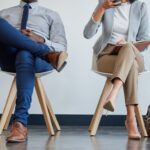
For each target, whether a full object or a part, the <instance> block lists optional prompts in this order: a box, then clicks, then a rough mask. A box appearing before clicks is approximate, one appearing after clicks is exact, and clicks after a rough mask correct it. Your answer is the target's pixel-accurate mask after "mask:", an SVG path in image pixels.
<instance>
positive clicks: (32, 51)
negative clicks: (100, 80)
mask: <svg viewBox="0 0 150 150" xmlns="http://www.w3.org/2000/svg"><path fill="white" fill-rule="evenodd" d="M0 33H1V36H0V67H1V69H2V70H4V71H8V72H16V82H17V100H16V108H15V113H14V120H13V123H12V129H11V131H10V133H9V135H8V137H7V141H8V142H23V141H25V140H26V139H27V123H28V116H29V114H28V110H29V108H30V104H31V99H32V98H31V97H32V93H33V88H34V80H35V73H39V72H45V71H49V70H52V69H56V70H57V71H60V70H61V69H62V68H63V67H64V66H65V64H66V62H65V60H66V58H67V53H66V50H67V40H66V35H65V30H64V26H63V23H62V21H61V19H60V16H59V15H58V13H56V12H55V11H52V10H49V9H47V8H44V7H42V6H39V4H38V0H21V2H20V4H19V5H18V6H14V7H11V8H7V9H4V10H1V11H0Z"/></svg>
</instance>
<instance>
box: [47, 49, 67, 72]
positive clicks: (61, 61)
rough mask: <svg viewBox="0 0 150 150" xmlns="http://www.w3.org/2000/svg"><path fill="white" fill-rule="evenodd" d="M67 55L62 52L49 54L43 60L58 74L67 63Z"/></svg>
mask: <svg viewBox="0 0 150 150" xmlns="http://www.w3.org/2000/svg"><path fill="white" fill-rule="evenodd" d="M67 57H68V54H67V53H66V52H65V51H62V52H49V53H48V54H46V56H45V58H46V61H47V62H48V63H50V64H51V65H52V66H53V67H54V68H55V69H56V70H57V71H58V72H60V71H61V70H62V69H63V68H64V67H65V65H66V64H67V62H66V61H65V60H66V59H67Z"/></svg>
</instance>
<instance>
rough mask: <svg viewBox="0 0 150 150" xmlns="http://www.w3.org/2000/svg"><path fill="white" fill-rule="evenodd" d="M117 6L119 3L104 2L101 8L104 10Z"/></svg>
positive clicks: (110, 0) (109, 0)
mask: <svg viewBox="0 0 150 150" xmlns="http://www.w3.org/2000/svg"><path fill="white" fill-rule="evenodd" d="M118 4H120V2H116V3H115V2H114V0H105V1H104V2H103V4H102V5H101V7H102V8H103V9H105V10H106V9H109V8H115V7H116V6H117V5H118Z"/></svg>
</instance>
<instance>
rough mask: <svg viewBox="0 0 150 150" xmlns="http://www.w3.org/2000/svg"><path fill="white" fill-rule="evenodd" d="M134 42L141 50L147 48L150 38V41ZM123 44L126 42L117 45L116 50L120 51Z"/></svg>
mask: <svg viewBox="0 0 150 150" xmlns="http://www.w3.org/2000/svg"><path fill="white" fill-rule="evenodd" d="M132 43H133V45H134V46H135V47H136V48H137V49H138V50H139V51H143V50H144V49H145V48H147V47H148V46H149V45H150V40H149V41H137V42H132ZM123 45H124V44H118V45H115V48H114V50H115V51H119V50H120V49H121V47H122V46H123Z"/></svg>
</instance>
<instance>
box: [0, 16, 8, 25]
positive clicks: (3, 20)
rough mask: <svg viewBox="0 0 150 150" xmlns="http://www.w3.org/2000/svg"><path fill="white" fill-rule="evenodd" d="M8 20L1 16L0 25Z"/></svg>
mask: <svg viewBox="0 0 150 150" xmlns="http://www.w3.org/2000/svg"><path fill="white" fill-rule="evenodd" d="M6 22H7V21H6V20H5V19H3V18H1V17H0V25H1V24H4V23H6Z"/></svg>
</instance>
